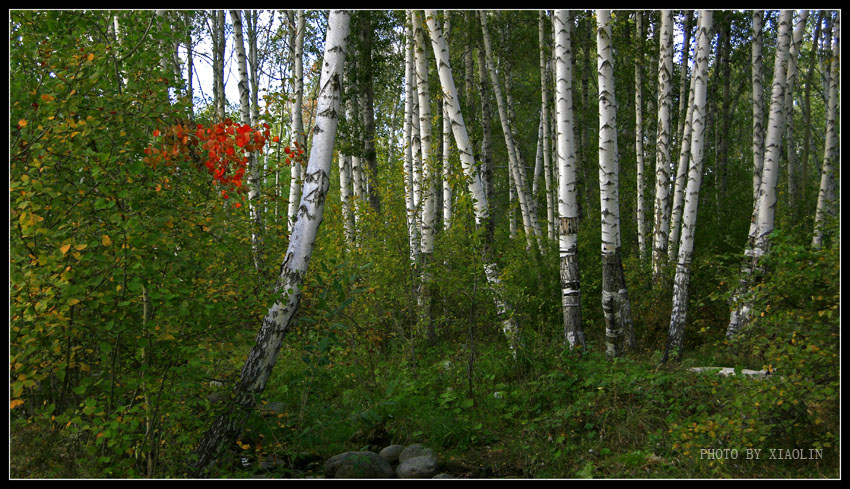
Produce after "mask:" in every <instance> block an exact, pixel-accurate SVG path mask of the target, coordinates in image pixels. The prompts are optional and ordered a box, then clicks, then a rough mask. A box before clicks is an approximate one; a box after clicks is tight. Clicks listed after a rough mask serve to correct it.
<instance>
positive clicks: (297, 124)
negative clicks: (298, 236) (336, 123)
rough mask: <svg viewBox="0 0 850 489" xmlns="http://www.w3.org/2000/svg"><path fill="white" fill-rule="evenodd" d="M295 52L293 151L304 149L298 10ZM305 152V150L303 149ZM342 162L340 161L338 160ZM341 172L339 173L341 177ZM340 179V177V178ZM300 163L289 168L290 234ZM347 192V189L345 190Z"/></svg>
mask: <svg viewBox="0 0 850 489" xmlns="http://www.w3.org/2000/svg"><path fill="white" fill-rule="evenodd" d="M295 19H296V20H295V52H294V54H293V58H294V59H293V68H292V70H293V74H292V76H293V79H294V80H293V82H294V83H295V100H294V101H293V103H292V128H291V138H292V146H293V147H294V148H293V149H294V151H295V152H296V154H297V152H298V151H299V150H300V149H305V148H304V142H305V141H304V140H305V137H304V118H303V115H302V110H301V109H302V101H303V99H304V60H303V58H304V56H303V53H304V11H303V10H298V12H297V13H296V14H295ZM305 150H306V149H305ZM340 161H342V159H340ZM342 173H343V172H340V175H342ZM340 178H342V176H340ZM301 180H302V176H301V163H300V162H299V161H297V159H294V160H292V165H291V166H290V168H289V209H288V211H289V212H288V213H287V215H288V220H287V222H288V229H289V231H290V232H292V228H293V226H294V225H295V219H296V217H297V215H298V202H299V201H300V200H301V185H302V181H301ZM346 190H347V189H346Z"/></svg>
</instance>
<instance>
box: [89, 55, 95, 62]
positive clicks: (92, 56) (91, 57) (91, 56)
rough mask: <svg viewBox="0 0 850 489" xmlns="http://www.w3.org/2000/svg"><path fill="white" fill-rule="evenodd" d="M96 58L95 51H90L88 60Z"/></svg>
mask: <svg viewBox="0 0 850 489" xmlns="http://www.w3.org/2000/svg"><path fill="white" fill-rule="evenodd" d="M93 59H94V53H89V56H88V60H89V61H91V60H93Z"/></svg>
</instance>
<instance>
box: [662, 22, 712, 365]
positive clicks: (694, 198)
mask: <svg viewBox="0 0 850 489" xmlns="http://www.w3.org/2000/svg"><path fill="white" fill-rule="evenodd" d="M711 23H712V12H711V11H710V10H700V13H699V28H698V30H697V45H698V47H697V53H696V66H695V68H694V74H693V84H694V90H693V93H694V98H693V105H694V109H693V110H691V109H690V108H689V109H688V112H689V113H691V114H692V116H693V120H692V121H686V122H685V124H686V126H687V125H688V124H691V125H692V128H691V147H690V165H689V169H688V188H687V190H686V192H685V209H684V215H683V218H682V238H681V241H682V242H681V244H680V245H679V254H678V257H677V259H676V277H675V280H674V282H673V312H672V314H671V316H670V330H669V332H668V335H667V346H666V348H665V349H664V356H663V357H662V359H661V362H662V363H664V362H666V361H667V360H668V358H669V356H670V355H673V356H678V355H679V353H680V352H681V349H682V344H683V341H684V335H685V318H686V317H687V312H688V283H689V281H690V273H691V257H692V255H693V249H694V234H695V232H696V222H697V206H698V204H699V191H700V186H701V184H702V162H703V155H704V148H705V138H704V135H705V120H704V119H703V114H704V112H705V102H706V88H707V86H708V56H709V52H710V50H711V41H710V31H711ZM683 150H684V145H683ZM685 161H687V160H685ZM679 164H680V165H684V161H681V160H680V163H679Z"/></svg>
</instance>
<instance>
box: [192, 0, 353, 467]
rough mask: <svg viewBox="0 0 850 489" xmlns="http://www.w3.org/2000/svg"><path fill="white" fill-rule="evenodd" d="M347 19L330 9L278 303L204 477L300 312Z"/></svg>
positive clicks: (211, 435) (201, 453) (236, 429)
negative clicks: (306, 156) (314, 111)
mask: <svg viewBox="0 0 850 489" xmlns="http://www.w3.org/2000/svg"><path fill="white" fill-rule="evenodd" d="M349 18H350V14H349V13H348V12H347V11H341V10H334V11H332V12H331V13H330V16H329V18H328V31H327V39H326V42H325V54H324V59H323V62H322V73H321V78H320V81H319V86H320V92H319V97H318V101H317V104H318V110H317V117H316V123H315V126H314V127H313V146H312V149H311V151H310V161H309V163H308V165H307V171H306V175H305V178H304V192H303V194H302V196H301V205H300V206H299V216H298V220H297V221H296V223H295V227H294V228H293V230H292V234H291V237H290V240H289V246H288V248H287V251H286V255H285V258H284V261H283V264H282V266H281V269H280V276H279V277H278V280H277V284H276V286H275V294H279V295H278V300H277V301H276V302H275V304H274V305H272V307H271V308H270V309H269V311H268V313H267V314H266V317H265V318H264V319H263V324H262V327H261V328H260V332H259V333H258V334H257V341H256V344H255V345H254V347H253V348H252V349H251V352H250V353H249V354H248V358H247V360H246V362H245V366H244V367H243V368H242V373H241V375H240V377H239V380H238V381H237V382H236V384H235V386H234V390H233V393H232V395H231V398H230V401H229V402H227V403H225V406H224V407H223V409H222V411H221V413H220V415H219V416H218V417H217V418H216V420H215V422H214V423H213V425H212V427H211V428H210V429H209V430H208V431H207V432H206V434H205V435H204V437H203V439H202V440H201V442H200V445H199V446H198V448H197V450H196V451H195V456H196V457H197V459H196V460H195V461H194V462H193V464H192V467H191V468H190V472H191V473H192V474H193V475H200V474H204V473H205V472H206V471H207V470H208V469H209V467H210V466H211V465H212V464H213V463H214V462H215V460H216V459H217V457H218V456H219V455H220V454H221V453H222V452H223V451H224V450H225V449H226V448H227V447H229V446H230V445H231V444H232V443H233V442H234V441H235V440H236V437H237V436H239V433H240V432H241V430H242V426H243V425H244V422H245V420H246V419H247V417H248V416H249V414H250V413H251V411H252V410H253V408H254V406H255V404H256V402H257V398H258V397H259V396H260V394H262V392H263V390H264V389H265V386H266V382H268V379H269V376H270V375H271V373H272V370H273V368H274V365H275V362H276V361H277V355H278V353H279V352H280V346H281V343H282V342H283V337H284V335H285V334H286V332H287V330H288V329H289V326H290V325H291V323H292V319H293V317H294V316H295V312H296V311H297V310H298V304H299V303H300V300H301V293H302V291H301V286H302V284H303V282H304V277H305V275H306V273H307V266H308V264H309V262H310V255H311V254H312V252H313V242H314V241H315V239H316V234H317V232H318V230H319V225H320V224H321V222H322V215H323V212H324V202H325V197H326V195H327V191H328V186H329V184H330V170H331V160H332V157H333V147H334V139H335V137H336V128H337V114H339V105H340V86H341V84H342V80H341V75H342V66H343V63H344V61H345V51H346V43H347V41H348V26H349Z"/></svg>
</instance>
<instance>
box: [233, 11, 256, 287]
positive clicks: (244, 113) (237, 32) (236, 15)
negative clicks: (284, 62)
mask: <svg viewBox="0 0 850 489" xmlns="http://www.w3.org/2000/svg"><path fill="white" fill-rule="evenodd" d="M230 17H231V19H232V21H233V41H234V43H235V44H236V64H237V66H238V68H239V114H240V118H241V122H242V124H243V125H248V126H250V125H251V98H250V97H251V90H250V85H249V82H248V63H247V62H246V59H245V43H244V41H243V36H242V16H241V14H240V12H239V11H238V10H231V11H230ZM260 186H261V182H260V168H259V164H258V161H257V153H254V152H251V153H250V154H249V156H248V208H249V210H250V214H251V226H252V228H251V254H252V255H253V258H254V268H255V269H256V270H257V272H262V271H263V260H262V248H263V245H262V235H261V232H262V229H263V219H262V213H261V212H260V206H259V205H258V200H259V199H260Z"/></svg>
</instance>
